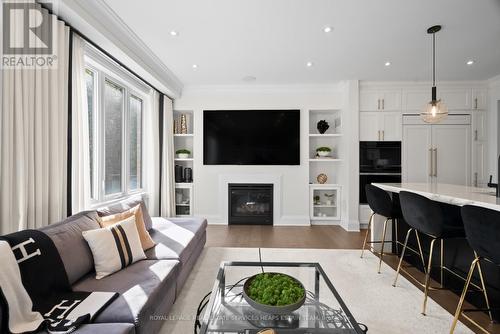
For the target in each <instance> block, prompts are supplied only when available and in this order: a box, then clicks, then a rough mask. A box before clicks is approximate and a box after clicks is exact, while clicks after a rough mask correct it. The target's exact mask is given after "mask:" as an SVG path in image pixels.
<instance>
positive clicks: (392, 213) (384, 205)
mask: <svg viewBox="0 0 500 334" xmlns="http://www.w3.org/2000/svg"><path fill="white" fill-rule="evenodd" d="M365 191H366V199H367V201H368V205H369V206H370V209H371V210H372V211H373V213H372V214H371V216H370V219H369V220H368V229H367V230H366V234H365V240H364V241H363V248H362V249H361V257H363V253H364V252H365V247H366V244H367V243H369V244H381V246H382V248H381V250H380V253H379V255H380V260H379V263H378V273H379V274H380V267H381V266H382V259H383V257H384V246H385V243H386V241H385V236H386V233H387V222H388V221H389V220H390V221H392V223H393V224H394V228H395V232H396V236H395V238H393V239H394V240H393V241H387V242H390V243H395V244H396V248H397V247H398V244H400V243H399V242H398V239H397V234H398V225H397V219H398V218H401V217H402V216H401V209H400V208H399V205H398V204H399V203H395V202H394V201H393V200H392V199H391V196H389V194H388V193H387V192H386V191H384V190H382V189H380V188H378V187H375V186H373V185H371V184H367V185H366V186H365ZM375 215H380V216H383V217H385V218H386V219H385V221H384V230H383V232H382V240H376V241H367V239H368V233H369V232H370V227H371V225H372V222H373V219H374V216H375ZM372 252H373V250H372ZM374 253H375V252H374Z"/></svg>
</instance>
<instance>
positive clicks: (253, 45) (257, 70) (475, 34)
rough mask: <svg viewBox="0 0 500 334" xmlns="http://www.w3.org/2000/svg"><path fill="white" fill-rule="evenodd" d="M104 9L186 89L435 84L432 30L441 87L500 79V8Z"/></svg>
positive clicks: (126, 2) (341, 2) (240, 3)
mask: <svg viewBox="0 0 500 334" xmlns="http://www.w3.org/2000/svg"><path fill="white" fill-rule="evenodd" d="M105 1H106V3H107V4H108V5H109V6H110V7H111V8H112V9H113V10H114V11H115V12H116V14H118V15H119V16H120V17H121V18H122V20H123V21H124V22H125V23H126V24H127V25H128V26H129V27H130V28H131V29H132V30H133V31H134V32H135V33H136V34H137V35H138V36H139V38H141V39H142V40H143V41H144V42H145V44H146V45H147V46H148V47H149V48H150V49H151V50H152V51H153V52H154V53H156V55H157V56H158V57H159V58H160V59H161V60H162V61H163V62H164V63H165V65H166V66H167V67H168V68H169V69H171V70H172V71H173V73H174V74H175V75H176V76H177V77H178V78H179V79H180V80H181V81H182V82H183V83H184V84H185V85H204V84H241V83H244V81H243V78H244V77H246V76H255V77H256V78H257V80H256V81H255V82H256V83H265V84H309V83H314V84H319V83H329V82H334V81H337V80H344V79H360V80H429V78H430V74H431V37H430V36H429V35H427V33H426V29H427V28H428V27H429V26H431V25H434V24H441V25H443V30H442V31H441V32H439V33H438V35H437V79H438V80H446V81H448V80H483V79H488V78H491V77H493V76H495V75H498V74H500V0H479V1H477V0H476V1H474V0H378V1H373V0H210V1H208V0H168V1H165V0H164V1H160V0H140V1H139V0H105ZM325 26H332V27H333V31H332V32H330V33H325V32H323V28H324V27H325ZM172 30H175V31H178V32H179V36H177V37H173V36H171V35H170V31H172ZM468 59H474V60H475V64H474V65H473V66H466V65H465V62H466V61H467V60H468ZM308 61H311V62H313V64H314V66H312V67H307V66H306V63H307V62H308ZM386 61H390V62H391V63H392V65H391V66H390V67H385V66H384V63H385V62H386ZM193 64H197V65H198V68H197V69H196V70H193V68H192V65H193Z"/></svg>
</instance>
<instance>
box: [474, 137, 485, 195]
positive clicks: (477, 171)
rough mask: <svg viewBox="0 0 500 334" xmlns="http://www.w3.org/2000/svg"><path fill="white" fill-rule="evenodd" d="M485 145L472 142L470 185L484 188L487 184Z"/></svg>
mask: <svg viewBox="0 0 500 334" xmlns="http://www.w3.org/2000/svg"><path fill="white" fill-rule="evenodd" d="M486 154H487V153H486V143H485V142H474V143H473V144H472V170H473V173H472V185H473V186H475V187H485V186H486V184H487V183H488V177H489V174H488V171H487V170H486V159H487V156H486Z"/></svg>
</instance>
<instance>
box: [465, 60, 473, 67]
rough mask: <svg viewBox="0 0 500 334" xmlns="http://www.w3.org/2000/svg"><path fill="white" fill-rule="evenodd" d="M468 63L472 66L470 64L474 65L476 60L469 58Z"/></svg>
mask: <svg viewBox="0 0 500 334" xmlns="http://www.w3.org/2000/svg"><path fill="white" fill-rule="evenodd" d="M466 64H467V65H469V66H470V65H474V60H472V59H469V60H467V63H466Z"/></svg>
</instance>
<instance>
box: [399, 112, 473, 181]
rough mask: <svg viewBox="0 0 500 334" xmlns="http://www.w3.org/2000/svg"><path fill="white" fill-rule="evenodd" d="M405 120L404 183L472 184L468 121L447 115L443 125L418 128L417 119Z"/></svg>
mask: <svg viewBox="0 0 500 334" xmlns="http://www.w3.org/2000/svg"><path fill="white" fill-rule="evenodd" d="M406 117H407V118H408V119H406ZM406 117H405V121H404V122H405V125H404V126H403V144H402V148H403V161H402V179H403V181H404V182H430V181H432V182H439V183H449V184H460V185H469V184H471V161H472V157H471V134H470V132H471V131H470V129H471V126H470V117H469V116H468V115H456V116H452V115H450V116H449V117H448V118H447V119H446V120H445V121H443V122H442V123H440V124H433V125H429V124H419V123H420V120H419V119H418V117H416V116H406Z"/></svg>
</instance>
